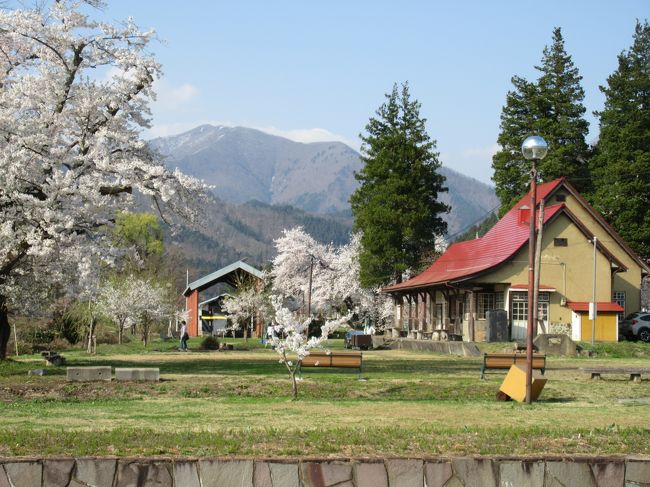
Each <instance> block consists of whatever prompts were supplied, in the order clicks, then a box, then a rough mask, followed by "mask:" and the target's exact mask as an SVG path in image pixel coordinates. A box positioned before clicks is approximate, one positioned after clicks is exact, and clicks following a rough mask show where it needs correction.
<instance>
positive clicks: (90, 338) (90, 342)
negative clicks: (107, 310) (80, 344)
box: [86, 318, 95, 353]
mask: <svg viewBox="0 0 650 487" xmlns="http://www.w3.org/2000/svg"><path fill="white" fill-rule="evenodd" d="M94 334H95V318H91V319H90V326H89V328H88V347H87V348H86V351H87V352H88V353H93V335H94Z"/></svg>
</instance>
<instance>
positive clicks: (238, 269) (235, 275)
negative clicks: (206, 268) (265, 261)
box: [183, 260, 264, 336]
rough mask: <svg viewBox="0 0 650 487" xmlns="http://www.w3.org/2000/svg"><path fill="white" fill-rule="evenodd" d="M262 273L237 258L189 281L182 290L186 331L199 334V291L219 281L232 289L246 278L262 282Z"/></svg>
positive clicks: (193, 334)
mask: <svg viewBox="0 0 650 487" xmlns="http://www.w3.org/2000/svg"><path fill="white" fill-rule="evenodd" d="M263 278H264V274H263V273H262V271H260V270H259V269H256V268H255V267H253V266H251V265H249V264H247V263H246V262H242V261H241V260H238V261H237V262H234V263H232V264H230V265H228V266H226V267H223V268H221V269H219V270H218V271H215V272H213V273H211V274H208V275H207V276H203V277H201V278H200V279H197V280H196V281H194V282H190V283H189V284H188V285H187V288H185V291H183V295H184V296H185V308H186V309H187V310H188V311H189V321H188V323H187V328H188V333H189V335H190V336H199V335H201V327H200V326H199V319H200V309H199V293H201V292H202V291H205V290H207V289H209V288H211V287H213V286H216V285H217V284H220V283H225V284H228V285H229V286H231V287H232V288H234V289H237V287H238V286H239V285H240V284H241V283H242V282H245V281H246V280H250V279H253V280H255V281H256V282H257V283H260V284H261V283H262V281H263Z"/></svg>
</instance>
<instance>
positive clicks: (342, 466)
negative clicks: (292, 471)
mask: <svg viewBox="0 0 650 487" xmlns="http://www.w3.org/2000/svg"><path fill="white" fill-rule="evenodd" d="M301 468H302V480H303V485H304V487H329V486H331V485H337V486H338V485H339V484H340V485H341V487H343V485H345V484H344V482H350V483H351V482H352V464H351V463H345V462H304V463H302V464H301Z"/></svg>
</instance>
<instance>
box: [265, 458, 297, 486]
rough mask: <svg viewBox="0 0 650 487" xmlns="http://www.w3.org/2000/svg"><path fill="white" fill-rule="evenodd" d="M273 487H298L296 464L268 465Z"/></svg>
mask: <svg viewBox="0 0 650 487" xmlns="http://www.w3.org/2000/svg"><path fill="white" fill-rule="evenodd" d="M269 469H270V471H271V481H272V482H273V483H272V485H273V487H300V478H299V477H298V464H297V463H269Z"/></svg>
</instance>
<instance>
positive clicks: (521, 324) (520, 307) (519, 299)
mask: <svg viewBox="0 0 650 487" xmlns="http://www.w3.org/2000/svg"><path fill="white" fill-rule="evenodd" d="M510 303H511V304H510V316H511V317H512V328H511V331H510V339H511V340H525V339H526V335H527V334H528V293H522V292H513V293H511V294H510Z"/></svg>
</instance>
